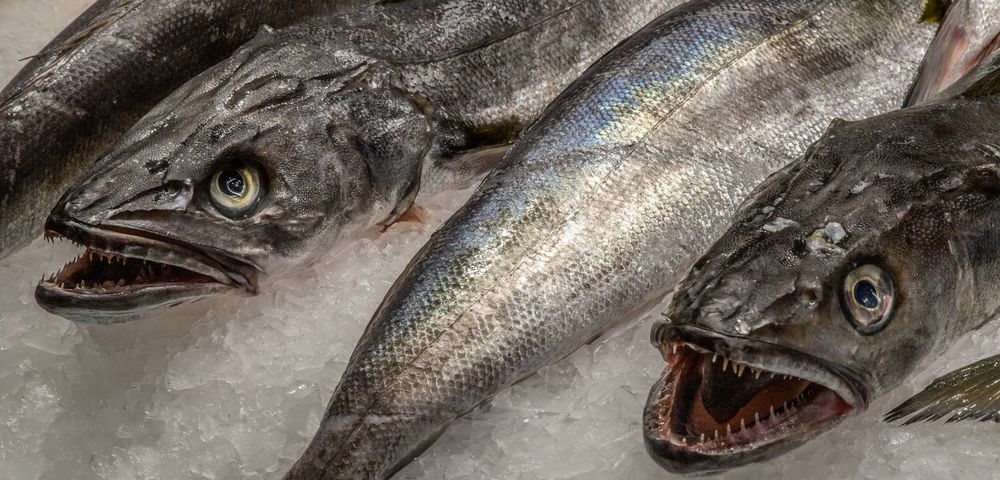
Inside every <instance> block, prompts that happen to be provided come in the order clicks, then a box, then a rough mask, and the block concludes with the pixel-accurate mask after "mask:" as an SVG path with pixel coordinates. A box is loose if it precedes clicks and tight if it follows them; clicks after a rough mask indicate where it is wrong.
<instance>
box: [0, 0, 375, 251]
mask: <svg viewBox="0 0 1000 480" xmlns="http://www.w3.org/2000/svg"><path fill="white" fill-rule="evenodd" d="M371 3H374V0H303V1H295V2H285V1H280V0H262V1H261V0H255V1H251V0H182V1H176V2H160V1H142V0H101V1H98V2H97V3H95V4H94V5H93V6H92V7H91V8H90V9H88V10H87V11H86V12H84V13H83V14H82V15H81V16H80V17H79V18H78V19H77V20H76V21H74V22H73V23H72V24H71V25H70V26H69V27H68V28H67V29H66V30H64V31H63V33H61V34H60V35H59V36H57V38H56V39H55V40H53V41H52V42H51V43H50V44H49V45H48V46H47V47H45V49H43V50H42V52H41V53H39V54H38V55H37V56H36V57H35V58H34V59H33V60H32V61H31V62H30V63H28V64H27V65H26V66H25V67H24V69H22V70H21V72H20V73H19V74H18V75H17V76H16V77H15V78H14V80H12V81H11V83H10V84H9V85H8V86H7V87H6V88H4V90H3V91H2V92H0V170H2V171H3V172H4V174H3V175H2V176H0V258H2V257H3V256H6V255H8V254H10V253H11V252H13V251H15V250H16V249H18V248H20V247H22V246H24V245H26V244H27V243H28V242H29V241H30V240H31V239H32V238H34V237H36V236H37V235H38V234H39V233H41V229H42V224H43V223H44V221H45V216H46V215H47V214H48V212H49V210H50V209H51V208H52V206H53V205H55V203H56V200H58V198H59V195H61V194H62V192H64V191H65V190H66V189H67V188H68V187H70V186H71V185H72V183H73V182H74V181H76V180H79V179H80V178H81V177H83V175H84V174H85V173H86V172H87V171H88V170H89V169H90V167H91V166H92V165H93V163H94V161H95V160H96V159H97V158H98V156H100V155H101V154H102V153H103V152H104V151H105V150H106V149H107V148H108V147H110V146H111V144H112V143H113V142H114V141H115V140H116V139H117V138H118V137H120V136H121V135H122V134H123V133H124V132H125V131H126V130H127V129H128V128H129V127H131V126H132V124H133V123H134V122H135V121H136V120H138V119H139V117H141V116H142V115H143V114H144V113H146V112H147V111H148V110H149V109H150V108H152V106H153V105H155V104H156V103H157V102H158V101H160V100H161V99H163V98H164V97H166V96H167V95H168V94H169V93H171V92H172V91H173V90H174V89H176V88H177V87H179V86H180V85H181V84H183V83H184V82H186V81H187V80H189V79H190V78H191V77H193V76H194V75H196V74H197V73H199V72H201V71H202V70H204V69H206V68H208V67H209V66H211V65H213V64H215V63H216V62H218V61H220V60H222V59H224V58H226V57H227V56H228V55H229V54H231V53H232V52H233V51H234V50H235V49H236V48H237V47H239V46H240V45H241V44H243V43H244V42H246V41H247V40H249V39H250V38H252V37H253V35H254V34H255V33H256V32H257V30H258V29H259V28H260V27H262V26H264V25H268V26H271V27H282V26H286V25H289V24H292V23H295V22H297V21H301V20H303V19H307V18H310V17H314V16H316V15H320V14H327V13H333V12H337V11H341V10H346V9H349V8H356V7H359V6H362V5H365V4H371Z"/></svg>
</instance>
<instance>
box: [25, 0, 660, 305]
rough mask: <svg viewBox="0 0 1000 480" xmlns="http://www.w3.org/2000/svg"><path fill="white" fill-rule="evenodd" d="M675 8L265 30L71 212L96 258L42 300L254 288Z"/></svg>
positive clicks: (170, 110) (571, 9) (166, 299)
mask: <svg viewBox="0 0 1000 480" xmlns="http://www.w3.org/2000/svg"><path fill="white" fill-rule="evenodd" d="M677 3H679V0H658V1H652V2H651V1H640V0H630V1H626V2H622V1H614V0H585V1H580V0H553V1H547V2H532V1H527V0H505V1H496V0H450V1H443V2H441V1H425V0H414V1H406V2H390V3H386V4H383V5H376V6H372V7H369V8H366V9H361V10H357V11H353V12H348V13H344V14H341V15H334V16H328V17H324V18H321V19H317V20H314V21H311V22H306V23H302V24H299V25H296V26H292V27H288V28H285V29H282V30H277V31H262V32H261V33H260V34H259V35H258V36H257V37H256V38H255V39H254V40H253V41H251V42H249V43H247V44H246V45H245V46H243V47H242V48H240V49H239V50H238V51H237V52H236V53H234V54H233V55H232V56H230V57H229V58H228V59H227V60H226V61H224V62H221V63H220V64H218V65H216V66H214V67H213V68H211V69H209V70H207V71H205V72H203V73H202V74H200V75H199V76H197V77H196V78H194V79H193V80H192V81H190V82H188V83H187V84H185V85H184V86H183V87H181V88H180V89H178V90H177V91H176V92H175V93H173V94H172V95H171V96H170V97H168V98H167V99H165V100H164V101H163V102H161V103H160V104H159V105H157V107H156V108H154V109H153V110H152V111H150V112H149V114H148V115H146V116H145V117H144V118H143V119H141V120H140V121H139V122H137V123H136V125H135V126H134V127H133V128H132V129H131V130H130V131H129V132H128V133H127V134H126V135H125V136H124V137H123V138H122V140H121V141H120V142H119V143H118V144H117V145H116V146H115V147H114V148H112V149H111V150H110V151H109V152H108V154H107V155H106V156H104V157H103V158H102V159H101V160H100V162H99V163H98V164H97V165H96V166H95V167H94V168H93V170H92V171H91V173H90V175H89V177H88V178H87V179H86V180H84V181H82V182H81V183H79V184H78V185H76V186H75V187H74V188H73V189H71V190H70V191H69V192H68V193H67V194H66V195H65V196H64V198H63V199H62V200H60V202H59V204H58V206H57V207H56V208H55V209H54V210H53V212H52V215H51V216H50V218H49V221H48V223H47V225H46V228H47V231H48V232H49V234H50V235H55V236H64V237H68V238H70V239H72V240H74V241H76V242H78V243H80V244H82V245H84V246H86V247H87V248H88V249H89V250H88V253H86V254H85V255H84V256H83V257H81V258H80V259H79V260H78V261H76V262H73V263H72V264H71V265H70V266H68V267H67V268H66V269H64V270H63V271H62V272H60V273H58V274H56V275H54V276H52V277H50V278H49V279H47V280H46V281H43V282H42V283H41V284H40V285H39V287H38V289H37V290H36V298H37V299H38V301H39V304H40V305H41V306H42V307H43V308H46V309H47V310H49V311H52V312H54V313H56V314H59V315H62V316H64V317H66V318H71V319H74V320H81V321H91V322H104V323H107V322H115V321H122V320H125V319H131V318H135V317H136V316H137V315H139V314H141V313H143V312H147V311H150V310H153V309H156V308H160V307H162V306H165V305H172V304H175V303H179V302H181V301H185V300H190V299H193V298H200V297H203V296H205V295H210V294H213V293H217V292H222V291H233V292H244V293H253V292H255V291H257V288H258V285H259V282H258V278H263V277H265V276H267V275H277V274H281V273H285V272H287V271H289V270H291V269H293V268H295V267H297V266H301V265H302V264H303V263H304V262H307V261H309V260H310V259H312V258H313V257H315V256H317V255H319V254H323V253H326V252H328V251H330V250H331V249H332V248H335V246H336V245H338V244H339V242H341V241H342V240H346V239H349V238H352V237H353V236H357V235H358V234H359V233H361V232H368V231H371V230H372V229H373V228H375V227H378V226H384V225H388V224H391V223H392V222H393V221H395V220H396V219H397V218H399V217H400V215H402V214H403V213H405V211H406V210H407V209H408V208H409V207H411V205H412V204H413V201H414V197H415V196H416V195H417V193H418V192H421V191H431V190H433V189H435V188H442V187H441V185H443V184H445V183H447V182H449V181H451V180H449V179H454V178H468V177H472V176H475V175H474V174H475V173H476V172H479V171H481V170H482V169H483V168H488V166H489V165H490V159H491V158H493V159H495V158H499V153H502V152H503V151H504V150H505V149H506V148H507V147H508V146H509V144H510V142H512V141H513V139H514V138H516V137H517V135H518V134H519V133H520V132H521V131H522V130H523V129H524V128H526V127H527V126H528V125H529V124H530V123H531V122H532V121H534V119H535V118H536V117H537V116H538V114H539V113H540V112H541V111H542V109H543V108H544V106H545V105H546V104H548V102H550V101H551V100H552V99H553V98H555V97H556V95H558V93H559V92H560V91H561V90H562V89H563V88H564V87H565V86H566V85H568V84H569V83H570V82H571V81H572V80H573V79H574V78H575V77H576V76H577V75H579V74H580V73H581V72H582V71H583V70H584V69H586V67H587V66H588V65H590V64H591V63H592V62H593V61H595V60H596V59H598V58H600V56H601V55H603V54H604V53H605V52H606V51H608V50H610V49H611V48H612V47H614V46H615V45H616V44H617V43H618V42H619V41H621V40H623V39H624V38H626V37H627V36H628V34H630V33H632V32H634V31H636V30H638V29H639V28H641V27H642V26H643V25H645V24H646V23H648V22H649V21H651V20H652V19H654V18H656V16H657V15H659V14H661V13H663V12H666V11H667V10H669V8H670V7H671V6H674V5H676V4H677ZM493 162H494V164H495V160H494V161H493ZM484 166H485V167H484ZM102 253H103V255H101V254H102ZM130 259H131V260H130ZM143 262H149V263H151V266H150V265H146V264H143Z"/></svg>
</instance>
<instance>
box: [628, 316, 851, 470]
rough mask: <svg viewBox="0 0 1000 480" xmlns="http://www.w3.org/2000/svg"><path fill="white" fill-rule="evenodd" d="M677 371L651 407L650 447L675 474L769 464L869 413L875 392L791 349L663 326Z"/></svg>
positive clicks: (656, 336)
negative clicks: (859, 414) (846, 420)
mask: <svg viewBox="0 0 1000 480" xmlns="http://www.w3.org/2000/svg"><path fill="white" fill-rule="evenodd" d="M653 342H654V345H656V346H657V347H658V348H659V349H660V352H661V354H662V355H663V357H664V359H665V360H666V361H667V368H666V370H665V372H664V374H663V376H662V377H661V378H660V380H659V381H658V382H657V383H656V384H655V385H654V386H653V388H652V390H651V392H650V396H649V400H648V401H647V403H646V409H645V415H644V422H643V436H644V438H645V443H646V449H647V451H648V452H649V453H650V455H651V456H652V457H653V459H654V460H655V461H656V462H657V463H658V464H660V465H661V466H662V467H664V468H665V469H667V470H669V471H671V472H675V473H685V474H706V473H713V472H719V471H723V470H727V469H730V468H734V467H738V466H741V465H746V464H749V463H753V462H758V461H762V460H766V459H769V458H772V457H775V456H777V455H780V454H782V453H784V452H787V451H788V450H791V449H793V448H795V447H797V446H798V445H801V444H802V443H804V442H805V441H807V440H809V439H810V438H812V437H815V436H816V435H819V434H820V433H823V432H825V431H827V430H829V429H831V428H833V427H834V426H835V425H836V424H838V423H839V422H840V421H841V420H843V419H844V418H846V417H847V416H849V415H851V414H853V413H855V412H858V411H861V410H864V408H865V407H866V406H867V404H868V397H869V395H868V393H867V392H868V389H867V388H865V387H864V386H863V385H862V383H861V382H860V381H858V380H855V377H854V376H852V375H849V374H847V373H846V372H842V371H840V370H839V369H837V368H836V367H834V366H831V365H828V364H827V363H826V362H824V361H822V360H819V359H817V358H815V357H812V356H810V355H808V354H805V353H801V352H798V351H795V350H792V349H788V348H786V347H781V346H778V345H774V344H771V343H766V342H762V341H756V340H751V339H747V338H737V337H730V336H726V335H721V334H718V333H714V332H710V331H707V330H704V329H700V328H696V327H690V326H676V325H670V324H665V323H661V324H658V325H657V326H656V327H654V330H653Z"/></svg>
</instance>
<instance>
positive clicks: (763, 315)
mask: <svg viewBox="0 0 1000 480" xmlns="http://www.w3.org/2000/svg"><path fill="white" fill-rule="evenodd" d="M992 59H993V64H992V65H991V66H990V67H989V68H990V69H991V70H992V73H991V74H990V75H989V76H987V77H979V76H978V72H977V71H975V70H974V71H973V72H972V73H970V75H971V76H972V77H973V79H974V80H975V81H974V82H968V83H967V82H964V81H963V80H964V79H963V80H960V81H959V82H958V83H957V84H956V88H950V89H948V90H946V93H947V92H950V93H949V94H948V95H947V96H946V95H945V94H944V93H942V94H941V95H937V96H935V99H934V100H932V101H930V102H927V103H923V104H921V105H918V106H915V107H911V108H907V109H903V110H898V111H895V112H891V113H887V114H883V115H880V116H875V117H871V118H868V119H864V120H860V121H853V122H846V121H835V122H834V123H833V124H832V125H831V126H830V127H829V129H828V130H827V132H826V133H825V134H824V135H823V137H822V138H821V139H819V140H818V141H817V142H816V143H815V144H814V145H813V146H811V147H810V149H809V151H808V152H807V153H806V154H805V155H804V156H803V157H802V158H800V159H798V160H796V161H795V162H793V163H792V164H790V165H788V166H787V167H786V168H784V169H782V170H781V171H780V172H778V173H776V174H774V175H772V176H771V177H769V178H768V179H767V180H766V181H765V182H763V183H762V184H761V185H760V186H759V187H758V188H757V189H756V190H755V191H754V193H753V194H752V196H751V198H750V200H748V202H747V203H746V204H745V205H744V206H742V207H741V208H740V211H739V212H738V213H737V214H736V215H735V217H734V220H733V223H732V225H731V226H730V227H729V229H728V230H727V231H726V233H725V234H724V235H723V236H722V237H721V238H720V239H719V240H718V241H717V242H716V243H715V244H714V245H713V246H712V247H711V248H710V249H708V250H707V252H706V253H705V255H704V256H703V257H702V258H701V259H700V260H698V262H697V263H696V265H695V266H694V267H693V268H692V270H691V272H690V274H689V275H688V276H687V277H686V278H685V279H684V280H683V281H682V282H681V283H680V284H679V286H678V288H677V291H676V293H675V296H674V300H673V302H672V303H671V305H670V306H669V307H668V309H667V312H666V316H667V317H668V320H667V321H665V322H664V323H661V324H659V325H658V326H657V327H654V328H655V329H659V328H669V327H672V326H678V325H680V326H686V327H694V328H698V329H703V330H707V331H711V332H715V333H716V334H720V335H726V336H729V337H740V338H751V339H753V340H755V341H756V342H763V343H765V344H770V345H778V346H780V347H782V348H785V349H790V350H792V351H797V352H807V353H808V355H809V356H811V357H812V358H815V359H818V360H819V361H821V362H823V363H825V364H827V365H830V366H833V367H835V368H836V369H838V370H840V371H842V372H846V373H847V374H848V375H849V376H850V377H852V378H853V379H854V380H855V381H856V382H858V383H859V385H860V387H861V395H862V398H861V402H860V403H859V404H858V405H856V408H857V409H859V410H863V409H864V408H866V407H867V406H868V405H869V404H870V403H871V402H872V401H873V400H874V399H876V398H878V397H879V396H881V395H883V394H885V393H886V392H888V391H889V390H891V389H892V388H894V387H896V386H898V385H900V384H901V383H903V382H905V381H906V380H907V379H908V378H910V377H911V376H912V375H913V374H915V373H916V372H918V371H919V370H920V369H921V368H922V367H923V366H924V365H925V364H926V363H928V362H929V361H930V360H932V359H934V358H937V357H938V355H939V354H941V353H942V352H943V351H944V350H945V349H946V348H947V347H948V346H949V345H950V344H951V343H952V342H953V341H954V340H955V339H956V338H957V337H959V336H960V335H962V334H964V333H966V332H968V331H970V330H973V329H976V328H978V327H980V326H982V325H983V324H984V323H985V322H988V321H990V320H992V319H994V318H996V316H997V312H1000V298H998V296H997V295H991V294H987V293H986V292H995V290H996V279H997V278H998V276H1000V265H998V264H997V262H996V255H995V252H996V249H997V248H998V246H1000V235H998V234H997V230H996V225H997V224H998V222H1000V217H998V213H997V212H998V210H997V207H998V206H1000V195H998V192H1000V173H998V172H1000V169H998V166H1000V150H998V149H997V147H996V144H995V142H996V130H997V128H996V125H997V124H996V119H997V118H998V115H1000V96H998V94H1000V88H997V87H998V86H1000V55H997V54H994V55H993V56H992ZM959 87H960V88H959ZM762 211H764V212H767V213H764V214H763V216H762V213H761V212H762ZM777 218H783V219H787V220H789V222H784V224H785V225H786V227H785V228H783V229H781V230H773V229H772V230H771V231H768V230H765V229H763V228H762V227H761V226H762V225H764V224H766V222H771V221H773V220H774V219H777ZM831 224H836V225H838V226H839V227H837V230H840V229H842V230H841V232H843V233H842V234H840V235H837V237H842V238H840V239H839V240H837V241H835V242H833V243H835V245H825V246H823V247H822V248H812V247H810V246H809V243H810V241H811V240H813V239H815V238H816V237H815V233H816V232H817V231H818V230H817V229H819V230H824V228H823V226H824V225H827V226H829V225H831ZM862 264H874V265H877V266H879V267H880V268H882V269H883V270H885V271H886V272H888V273H889V275H890V277H891V279H892V284H893V289H894V292H895V295H894V297H895V300H894V301H893V313H892V316H891V318H890V320H889V323H888V324H887V325H886V326H885V327H884V329H882V330H881V331H877V332H873V333H868V334H864V333H861V332H859V331H858V330H856V328H855V327H854V325H853V324H852V322H851V320H850V316H849V314H848V313H846V312H845V309H846V307H845V306H844V303H843V302H844V301H845V300H844V299H843V298H842V297H841V295H840V294H839V292H840V291H841V288H842V284H843V282H844V281H845V279H846V278H847V274H848V273H849V272H851V271H852V270H853V269H854V268H855V267H857V266H859V265H862ZM806 290H809V291H811V292H812V294H811V295H809V296H808V297H809V300H810V301H809V302H803V301H801V300H800V298H801V297H800V295H801V294H802V293H803V292H804V291H806ZM991 362H996V358H992V359H988V360H986V361H984V363H982V364H977V365H973V366H971V367H970V368H969V369H968V370H967V371H965V372H961V374H965V375H968V376H970V377H974V376H976V374H977V371H978V373H982V369H983V368H984V366H985V367H986V368H990V366H989V364H990V363H991ZM961 374H960V375H955V376H950V378H946V379H945V381H943V382H941V383H938V382H935V385H932V387H931V388H930V389H929V390H931V393H930V395H929V396H928V397H920V398H919V402H918V403H920V402H930V401H933V400H935V397H936V394H938V393H941V392H937V391H935V390H936V389H950V388H955V387H956V382H957V383H958V384H959V385H958V386H959V387H968V385H961V383H962V382H961ZM976 380H979V381H983V378H982V376H980V377H979V378H977V379H976ZM994 380H995V377H994ZM989 390H990V392H991V393H992V392H995V387H994V388H990V389H989ZM951 393H954V394H956V397H955V398H954V399H950V400H960V399H963V397H961V395H962V394H969V393H971V395H972V396H971V397H968V396H967V397H964V399H965V400H969V401H971V402H973V403H969V402H963V403H964V404H965V405H964V406H963V407H962V409H960V410H958V413H959V416H958V418H960V419H961V418H965V417H964V416H963V415H964V414H966V413H968V414H969V415H971V416H972V418H976V417H975V415H977V413H976V409H977V408H979V407H983V406H984V405H983V404H982V403H978V404H977V403H975V402H982V401H983V398H985V397H987V396H988V395H985V393H986V392H978V393H977V392H974V391H963V389H962V388H956V389H953V390H952V391H951ZM922 395H923V394H922ZM937 399H940V397H937ZM916 405H917V404H914V403H910V404H908V405H906V406H905V408H904V409H903V410H901V411H896V412H893V413H892V414H890V419H893V420H895V419H899V418H901V417H900V416H899V415H901V414H904V413H905V412H907V411H908V413H915V412H916V411H917V410H919V409H915V410H914V409H911V407H914V406H916ZM958 406H959V405H956V404H955V403H953V402H946V403H945V404H944V405H937V406H933V405H932V408H931V410H930V412H924V413H925V414H928V415H929V416H928V417H923V418H921V417H920V415H918V417H917V420H918V421H919V420H927V419H933V418H940V416H944V415H946V414H947V413H949V412H948V411H947V410H944V411H941V410H937V409H938V408H956V407H958ZM979 413H981V414H983V415H984V416H988V415H991V414H994V413H995V410H987V411H986V412H979ZM938 414H940V416H938ZM903 416H905V415H903ZM793 446H794V445H793ZM785 450H787V448H786V449H785ZM773 453H776V452H772V454H773Z"/></svg>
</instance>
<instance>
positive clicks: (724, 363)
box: [722, 357, 729, 372]
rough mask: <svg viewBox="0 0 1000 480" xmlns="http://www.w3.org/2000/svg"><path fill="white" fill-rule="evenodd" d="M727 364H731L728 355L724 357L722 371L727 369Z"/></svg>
mask: <svg viewBox="0 0 1000 480" xmlns="http://www.w3.org/2000/svg"><path fill="white" fill-rule="evenodd" d="M727 366H729V359H728V358H726V357H722V371H723V372H725V371H726V367H727Z"/></svg>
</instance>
